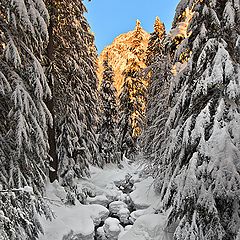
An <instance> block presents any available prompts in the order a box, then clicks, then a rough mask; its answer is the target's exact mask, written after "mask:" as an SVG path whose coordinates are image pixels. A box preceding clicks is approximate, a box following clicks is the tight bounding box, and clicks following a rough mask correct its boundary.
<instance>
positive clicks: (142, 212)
mask: <svg viewBox="0 0 240 240" xmlns="http://www.w3.org/2000/svg"><path fill="white" fill-rule="evenodd" d="M142 215H145V209H140V210H136V211H134V212H132V213H131V214H130V219H131V221H132V222H135V221H136V220H137V219H138V218H139V217H141V216H142Z"/></svg>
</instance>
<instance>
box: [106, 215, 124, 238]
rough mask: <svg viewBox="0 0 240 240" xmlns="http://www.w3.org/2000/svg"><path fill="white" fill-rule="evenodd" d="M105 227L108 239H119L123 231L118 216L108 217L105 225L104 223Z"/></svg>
mask: <svg viewBox="0 0 240 240" xmlns="http://www.w3.org/2000/svg"><path fill="white" fill-rule="evenodd" d="M103 229H104V232H105V236H106V238H107V239H109V240H115V239H116V240H117V239H118V235H119V233H120V232H121V226H120V222H119V220H118V219H116V218H111V217H109V218H107V219H106V221H105V223H104V225H103Z"/></svg>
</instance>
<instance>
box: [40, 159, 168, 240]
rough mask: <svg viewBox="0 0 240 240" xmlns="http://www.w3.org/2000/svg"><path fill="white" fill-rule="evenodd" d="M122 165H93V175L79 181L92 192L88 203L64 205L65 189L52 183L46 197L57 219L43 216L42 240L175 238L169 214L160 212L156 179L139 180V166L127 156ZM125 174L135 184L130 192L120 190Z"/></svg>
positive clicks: (164, 239) (145, 239)
mask: <svg viewBox="0 0 240 240" xmlns="http://www.w3.org/2000/svg"><path fill="white" fill-rule="evenodd" d="M122 165H123V166H122V168H121V169H119V168H118V167H117V166H116V165H113V164H110V165H108V166H106V167H105V168H104V169H99V168H95V167H91V175H92V177H91V178H90V179H83V180H81V181H80V182H79V183H78V187H79V189H87V191H88V192H91V193H92V195H93V196H88V197H87V199H86V204H81V203H79V202H76V204H75V205H66V204H64V202H65V200H66V192H65V191H64V189H63V188H62V187H61V186H60V185H59V184H58V183H57V182H54V183H53V184H49V185H48V187H47V194H46V200H47V201H49V203H50V206H51V208H52V210H53V212H54V215H55V219H54V220H53V221H48V220H45V219H44V218H41V223H42V226H43V229H44V232H45V234H44V235H41V236H40V240H62V239H63V240H70V239H81V240H93V239H99V240H108V239H109V240H115V239H116V240H117V239H119V240H170V239H172V236H171V233H167V231H165V222H166V214H163V213H158V212H159V210H160V209H161V203H160V201H159V197H158V196H156V194H155V192H154V190H153V186H152V183H153V179H152V178H147V179H140V178H139V172H140V169H139V168H138V166H137V165H135V164H131V165H130V164H129V163H128V161H127V160H126V159H125V161H124V162H123V164H122ZM126 176H127V178H129V176H130V179H131V182H132V183H134V186H133V187H132V189H133V191H132V192H131V193H130V194H129V193H123V192H124V190H123V189H121V186H122V185H123V183H124V180H125V181H126V179H127V178H126ZM119 186H120V187H119ZM129 206H130V207H129ZM130 208H131V209H130ZM157 213H158V214H157ZM95 235H97V237H96V236H95ZM94 236H95V238H94Z"/></svg>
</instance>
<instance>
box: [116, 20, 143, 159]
mask: <svg viewBox="0 0 240 240" xmlns="http://www.w3.org/2000/svg"><path fill="white" fill-rule="evenodd" d="M134 34H135V38H134V46H132V47H131V49H130V50H131V54H130V55H129V57H128V59H127V66H126V69H125V70H124V72H123V75H124V83H123V86H122V90H121V93H120V97H119V98H120V111H121V113H120V120H119V132H120V137H119V142H120V151H121V152H122V154H123V153H125V154H126V156H127V157H129V158H133V156H134V155H135V154H136V152H137V148H138V147H137V140H138V137H139V136H140V134H141V132H142V128H143V121H144V118H145V106H146V82H145V79H143V78H142V77H141V74H140V73H141V71H142V70H143V69H144V68H145V64H144V61H143V59H144V56H145V53H144V52H143V51H142V50H141V42H142V39H143V30H142V27H141V26H140V22H139V21H138V20H137V23H136V28H135V33H134Z"/></svg>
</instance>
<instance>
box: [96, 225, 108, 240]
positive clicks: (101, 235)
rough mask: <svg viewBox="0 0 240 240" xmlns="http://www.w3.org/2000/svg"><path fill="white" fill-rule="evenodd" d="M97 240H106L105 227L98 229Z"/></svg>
mask: <svg viewBox="0 0 240 240" xmlns="http://www.w3.org/2000/svg"><path fill="white" fill-rule="evenodd" d="M96 234H97V239H99V240H100V239H101V240H105V239H106V233H105V231H104V228H103V227H99V228H98V229H97V233H96Z"/></svg>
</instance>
